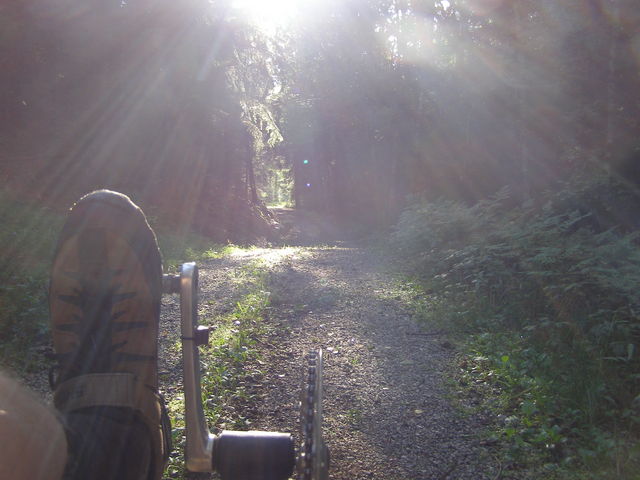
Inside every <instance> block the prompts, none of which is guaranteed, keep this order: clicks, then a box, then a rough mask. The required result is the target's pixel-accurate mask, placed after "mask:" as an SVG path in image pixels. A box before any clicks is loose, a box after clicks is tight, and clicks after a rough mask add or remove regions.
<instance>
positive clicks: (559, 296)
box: [393, 180, 640, 479]
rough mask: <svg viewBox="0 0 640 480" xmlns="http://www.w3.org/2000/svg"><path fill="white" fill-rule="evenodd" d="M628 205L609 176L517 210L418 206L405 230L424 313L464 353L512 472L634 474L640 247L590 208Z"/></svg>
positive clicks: (500, 204) (501, 201)
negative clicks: (604, 224)
mask: <svg viewBox="0 0 640 480" xmlns="http://www.w3.org/2000/svg"><path fill="white" fill-rule="evenodd" d="M626 195H627V193H626V192H625V190H624V189H623V188H622V187H621V186H618V185H615V184H612V183H611V182H610V181H609V180H607V181H606V182H605V181H599V182H592V183H588V184H587V183H584V182H576V183H575V184H572V185H569V186H567V188H566V189H565V190H563V191H562V192H560V193H559V194H556V195H554V196H551V197H549V198H548V199H547V202H546V203H545V204H544V205H541V206H533V205H531V206H523V207H516V208H514V207H512V206H509V204H510V203H511V202H510V201H509V198H508V194H507V193H506V192H502V193H501V194H500V195H498V196H497V197H496V198H494V199H493V200H491V201H486V202H483V203H480V204H478V205H475V206H472V207H469V206H466V205H464V204H461V203H458V202H452V201H439V202H433V203H426V202H417V203H415V204H414V205H413V206H411V207H409V208H408V209H407V210H406V211H405V212H404V213H403V215H402V218H401V221H400V222H399V224H398V226H397V230H396V232H395V234H394V236H393V240H394V248H395V249H396V251H397V252H400V258H401V259H403V260H408V261H409V262H410V263H411V266H412V269H413V273H414V275H415V276H416V280H415V281H413V282H412V283H410V288H412V289H414V292H413V293H414V298H415V305H414V306H415V312H416V316H417V317H418V318H420V319H421V320H422V321H423V322H425V323H426V324H428V325H430V326H432V328H433V327H434V326H435V328H438V329H441V330H443V331H446V332H448V333H450V334H451V335H452V337H453V338H455V339H456V341H457V342H458V343H459V345H460V350H461V352H462V353H461V354H460V358H459V364H458V367H459V374H458V375H459V382H460V384H461V385H462V386H463V387H464V389H463V390H465V391H466V392H467V393H468V394H472V395H473V394H477V395H478V396H479V397H480V398H481V399H483V408H489V409H490V410H491V411H493V412H494V414H495V418H496V419H497V420H496V422H495V424H494V426H493V427H492V428H491V431H490V432H489V433H488V437H489V438H488V439H487V441H489V442H494V443H496V444H497V445H502V446H503V462H504V467H505V472H504V475H507V474H508V472H517V474H518V475H520V476H530V477H533V478H593V479H596V478H597V479H632V478H637V471H638V468H639V467H640V445H639V443H638V436H639V433H640V395H639V394H640V384H639V380H640V374H639V372H640V355H638V352H637V348H638V345H639V343H640V315H639V313H638V312H640V290H639V289H638V285H640V251H639V249H638V246H637V242H638V239H637V238H638V237H637V234H635V233H625V231H622V230H621V229H619V228H609V226H607V228H603V227H602V224H601V223H599V222H598V219H597V218H596V212H594V210H595V209H596V207H594V205H596V206H597V208H598V209H599V210H600V212H603V211H604V212H606V211H608V210H607V208H608V207H607V205H609V204H610V202H611V199H612V198H615V199H616V200H615V201H617V202H620V201H624V200H625V196H626ZM627 201H629V199H627ZM609 211H611V210H609Z"/></svg>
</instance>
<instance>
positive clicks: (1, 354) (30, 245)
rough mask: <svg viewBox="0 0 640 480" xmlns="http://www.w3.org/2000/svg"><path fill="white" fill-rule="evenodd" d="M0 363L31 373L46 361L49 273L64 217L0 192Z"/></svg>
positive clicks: (8, 193) (4, 191) (7, 193)
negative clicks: (40, 348)
mask: <svg viewBox="0 0 640 480" xmlns="http://www.w3.org/2000/svg"><path fill="white" fill-rule="evenodd" d="M0 213H1V215H0V216H2V219H3V221H2V223H0V262H1V265H2V269H1V271H0V339H2V341H1V342H0V365H4V366H9V367H10V368H13V369H15V370H20V371H25V372H29V371H31V370H32V369H33V368H37V367H38V366H40V365H41V364H42V363H43V362H44V358H43V356H42V355H41V354H40V353H38V352H36V351H35V348H36V347H38V346H42V345H43V344H45V343H46V341H45V333H46V332H47V318H48V314H47V306H46V299H47V276H48V269H49V264H50V261H51V259H52V257H53V248H54V245H55V238H56V236H57V233H58V231H59V230H60V228H61V226H62V216H61V215H60V214H58V213H56V212H53V211H51V210H48V209H46V208H42V207H37V206H35V205H33V204H31V203H28V202H25V201H23V200H20V199H17V198H14V197H13V195H12V194H11V193H10V192H8V191H6V190H2V191H0Z"/></svg>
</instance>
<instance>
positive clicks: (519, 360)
mask: <svg viewBox="0 0 640 480" xmlns="http://www.w3.org/2000/svg"><path fill="white" fill-rule="evenodd" d="M405 289H406V290H408V293H409V297H410V298H413V301H412V302H411V303H412V308H413V314H414V318H416V319H417V320H418V321H419V322H420V323H421V324H422V325H423V326H424V327H425V328H426V329H427V330H428V331H442V332H444V333H446V335H447V336H448V337H449V338H450V339H451V340H452V341H453V342H454V343H455V344H456V346H457V350H458V354H457V358H456V362H455V369H454V371H455V374H454V376H455V379H454V380H453V384H452V385H451V388H452V390H455V391H457V392H459V393H458V394H457V398H454V399H453V403H454V404H455V405H458V406H459V407H460V408H461V409H462V410H464V412H463V413H464V414H466V415H473V414H474V413H476V412H477V411H479V410H483V411H485V412H486V411H488V412H490V413H491V414H492V417H493V418H495V422H494V423H493V424H492V425H490V426H489V427H487V429H486V431H485V432H484V433H483V436H484V438H485V441H487V442H488V443H489V444H492V445H495V446H496V448H498V450H499V456H500V458H501V463H502V465H503V466H504V467H505V469H506V470H509V469H511V470H517V471H518V472H520V474H522V475H524V476H525V477H524V478H545V479H563V480H564V479H569V480H573V479H575V480H577V479H592V480H596V479H598V480H600V479H602V480H609V479H610V480H631V479H634V480H635V479H637V478H638V476H637V474H636V469H635V466H636V465H637V463H638V461H639V460H640V446H639V445H638V443H637V440H636V439H635V438H634V434H633V433H632V432H633V431H634V427H635V425H637V422H638V420H639V419H638V417H637V414H635V413H634V412H629V414H628V416H624V415H623V416H621V417H619V418H615V419H610V420H611V421H612V422H613V423H614V424H616V425H617V429H613V430H612V429H611V423H602V422H595V421H590V420H589V415H590V413H589V411H588V407H585V405H588V404H589V402H588V400H585V399H584V398H582V397H580V398H577V396H578V394H580V395H583V394H584V392H586V394H587V395H591V396H592V397H593V398H594V399H595V398H596V397H598V396H599V395H601V394H602V393H601V392H602V391H603V385H602V383H603V381H602V378H601V377H600V376H599V375H598V372H595V371H593V370H592V366H593V358H591V356H590V354H589V351H588V349H587V348H586V346H585V345H580V344H579V342H576V344H575V345H574V348H573V351H572V352H566V353H567V355H566V356H563V357H562V362H563V365H559V364H558V363H557V362H558V358H556V357H554V356H553V355H552V354H550V353H549V352H546V351H544V350H542V349H540V348H537V347H536V346H535V345H532V344H531V343H530V342H529V341H528V339H527V338H526V337H523V336H522V335H520V334H519V333H518V332H517V331H509V330H503V331H500V332H499V331H496V330H494V329H491V328H490V325H491V323H492V322H491V321H490V318H487V319H485V320H483V319H476V321H473V322H472V321H470V320H469V319H470V315H472V314H474V315H481V312H469V311H461V309H460V305H464V304H465V302H464V301H462V300H461V299H456V298H454V297H452V296H450V295H448V294H447V293H446V292H443V291H439V290H438V289H437V288H434V287H433V285H431V286H430V287H427V288H426V289H425V286H424V285H420V284H419V283H417V282H415V281H407V282H406V283H405ZM473 325H475V326H473ZM477 325H480V326H482V325H486V327H484V328H482V327H481V328H477ZM470 397H473V398H474V399H475V400H476V401H479V403H478V404H477V406H476V407H474V408H471V409H469V407H468V406H465V405H468V402H466V401H465V399H468V398H470ZM594 403H595V402H594ZM634 415H635V416H634ZM507 478H508V477H507Z"/></svg>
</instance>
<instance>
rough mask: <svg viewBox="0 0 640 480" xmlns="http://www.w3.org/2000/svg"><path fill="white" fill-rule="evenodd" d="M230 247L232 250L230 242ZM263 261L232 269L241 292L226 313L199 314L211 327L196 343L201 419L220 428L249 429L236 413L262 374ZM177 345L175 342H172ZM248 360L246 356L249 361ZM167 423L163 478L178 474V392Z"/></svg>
mask: <svg viewBox="0 0 640 480" xmlns="http://www.w3.org/2000/svg"><path fill="white" fill-rule="evenodd" d="M232 250H233V251H236V250H238V248H237V247H232ZM268 272H269V269H268V266H267V265H266V263H265V262H264V261H262V260H260V259H258V260H253V261H250V262H248V263H246V264H245V265H243V266H242V267H241V268H240V269H239V271H238V272H237V273H236V276H237V278H236V280H237V288H239V289H241V290H242V291H243V292H244V293H243V295H242V297H241V298H240V299H239V300H238V301H237V302H236V305H235V308H234V309H233V310H232V311H231V312H230V313H228V314H225V315H223V316H218V317H215V318H209V319H207V318H205V319H203V320H202V322H201V323H202V324H207V325H212V326H214V327H215V329H214V330H213V331H212V332H211V334H210V337H209V345H207V346H204V347H201V348H200V364H201V367H202V369H203V371H204V372H206V374H205V375H203V376H202V399H203V405H204V412H205V418H206V420H207V424H209V425H215V426H216V428H218V429H220V430H222V429H227V430H249V429H250V423H249V421H248V420H247V419H246V418H245V417H243V416H242V415H240V414H239V413H237V412H241V411H245V410H246V409H243V408H242V407H243V406H245V405H247V404H249V403H250V402H251V401H252V399H253V398H254V395H255V394H256V392H255V391H254V388H253V385H254V384H255V383H256V381H257V380H258V379H259V378H261V377H262V376H263V374H264V373H263V372H262V371H261V370H260V369H259V368H257V367H256V366H259V365H260V359H259V355H258V352H257V349H256V342H257V341H258V340H259V338H260V337H262V336H264V335H265V334H266V332H267V331H268V328H269V326H268V323H267V322H265V321H264V320H265V318H266V314H267V309H268V306H269V303H270V293H269V291H268V289H267V281H268ZM175 348H176V349H177V350H179V349H180V348H181V347H180V345H179V344H176V345H175ZM250 360H251V361H250ZM168 409H169V414H170V416H171V421H172V425H173V440H174V452H173V453H172V455H171V458H170V459H169V465H168V467H167V469H166V471H165V476H164V478H165V479H170V478H184V476H185V475H186V471H185V468H184V447H185V437H184V397H183V396H178V397H176V398H173V399H171V400H170V401H169V405H168Z"/></svg>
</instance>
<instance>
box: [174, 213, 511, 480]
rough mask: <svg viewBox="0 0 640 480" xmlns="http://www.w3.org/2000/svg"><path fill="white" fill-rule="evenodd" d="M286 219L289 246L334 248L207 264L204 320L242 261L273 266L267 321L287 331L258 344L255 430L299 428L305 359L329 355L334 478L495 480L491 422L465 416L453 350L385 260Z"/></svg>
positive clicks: (221, 301) (224, 304)
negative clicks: (487, 439) (417, 314)
mask: <svg viewBox="0 0 640 480" xmlns="http://www.w3.org/2000/svg"><path fill="white" fill-rule="evenodd" d="M278 213H280V217H281V219H283V220H284V221H285V222H294V223H290V224H289V225H285V229H286V231H288V232H290V234H291V236H290V238H289V245H291V244H295V243H296V242H300V243H302V244H304V245H309V243H311V241H312V240H313V237H315V238H317V239H319V243H320V244H325V245H326V244H333V245H335V246H322V247H309V246H306V247H298V248H293V249H291V248H289V249H286V250H285V249H282V248H265V249H256V250H251V251H248V252H247V254H246V255H245V256H235V257H232V258H226V259H222V260H211V261H204V262H201V263H200V279H201V297H200V298H201V305H202V309H203V311H201V314H204V315H211V314H214V313H221V312H222V311H224V310H225V309H228V308H230V306H229V303H230V302H229V301H228V300H227V299H226V295H227V294H228V292H229V291H230V290H231V288H232V286H231V280H230V278H231V276H232V273H233V271H234V270H235V269H237V268H239V267H240V266H241V265H242V263H243V262H246V261H249V260H252V259H256V258H264V259H266V260H267V261H268V262H269V264H270V265H271V275H270V278H271V281H270V286H271V289H272V305H271V309H270V311H269V319H268V321H269V322H272V324H274V325H275V326H276V327H277V328H276V329H274V330H273V331H274V333H273V334H271V335H270V336H269V338H266V339H263V341H261V342H260V347H259V348H260V350H261V352H260V353H261V355H262V361H263V362H264V366H263V369H264V370H266V374H265V377H264V378H262V379H261V380H260V385H258V391H259V392H260V395H259V397H258V398H259V399H258V400H257V401H256V402H255V404H254V405H253V406H252V407H251V408H250V409H249V410H250V411H247V412H242V414H243V415H244V416H246V417H247V418H248V419H249V421H250V425H251V428H252V429H269V430H280V431H289V432H293V431H295V430H296V429H297V428H298V427H297V420H298V406H297V400H298V394H299V390H300V382H301V365H302V359H303V356H304V354H305V353H306V352H308V351H309V350H311V349H315V348H323V350H324V351H325V353H326V358H325V371H324V382H325V392H324V403H323V406H324V420H325V424H324V432H325V437H326V440H327V443H328V445H329V447H330V450H331V463H332V465H331V475H330V476H331V478H332V479H334V480H342V479H344V480H356V479H387V480H401V479H402V480H419V479H420V480H422V479H424V480H427V479H430V480H431V479H433V480H444V479H485V478H486V479H488V478H497V477H498V476H499V466H498V465H497V464H496V462H495V461H494V460H493V459H492V458H491V455H490V454H488V453H487V452H486V451H485V449H484V448H483V447H481V446H479V443H480V442H479V441H478V439H477V438H476V434H477V432H478V431H479V429H480V428H481V427H482V422H483V420H482V419H480V418H476V417H473V418H464V417H463V416H462V415H461V414H460V413H458V412H457V410H456V409H455V408H454V407H452V406H451V405H450V401H449V400H448V398H449V391H448V387H447V386H446V380H447V379H446V376H447V372H448V371H449V369H450V368H451V367H450V364H451V360H452V357H453V352H452V351H451V349H450V345H449V344H448V342H446V341H445V339H443V338H441V337H440V336H439V335H437V334H428V335H425V332H423V331H421V330H420V328H419V327H418V326H417V324H416V323H415V322H414V321H413V319H412V318H411V312H410V311H409V310H408V308H407V307H406V305H407V300H408V298H406V295H407V293H406V292H405V291H402V290H401V289H400V288H398V287H397V286H396V284H395V283H394V281H393V279H392V276H391V275H390V274H388V273H385V272H384V270H383V269H382V268H381V264H382V262H381V261H380V259H379V258H377V257H376V255H375V254H374V253H372V252H371V251H368V250H366V249H362V248H359V247H357V246H355V245H354V244H349V243H345V242H340V241H338V240H337V239H338V237H339V235H338V232H337V230H336V229H334V228H333V227H331V226H330V225H329V224H324V225H322V224H318V223H317V222H314V221H313V219H310V218H296V213H295V212H293V211H280V212H278ZM309 227H312V230H313V231H312V232H311V233H310V230H309ZM176 308H177V304H176V300H175V299H170V298H169V299H166V300H165V305H164V309H163V310H164V312H165V313H164V315H163V319H164V320H163V321H164V322H165V328H166V329H167V330H172V329H174V328H175V318H176V316H175V314H176ZM172 318H173V320H171V319H172ZM172 325H173V326H172ZM167 330H165V331H167ZM431 333H433V332H431ZM169 337H171V335H169ZM164 341H166V342H169V341H173V340H170V338H167V339H165V340H164ZM166 370H167V371H168V373H167V374H166V384H168V385H173V389H175V388H177V385H178V383H177V382H179V379H178V378H175V379H174V378H171V377H172V376H173V375H172V374H171V373H170V372H171V371H173V370H174V369H173V368H172V367H171V366H167V367H166Z"/></svg>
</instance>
